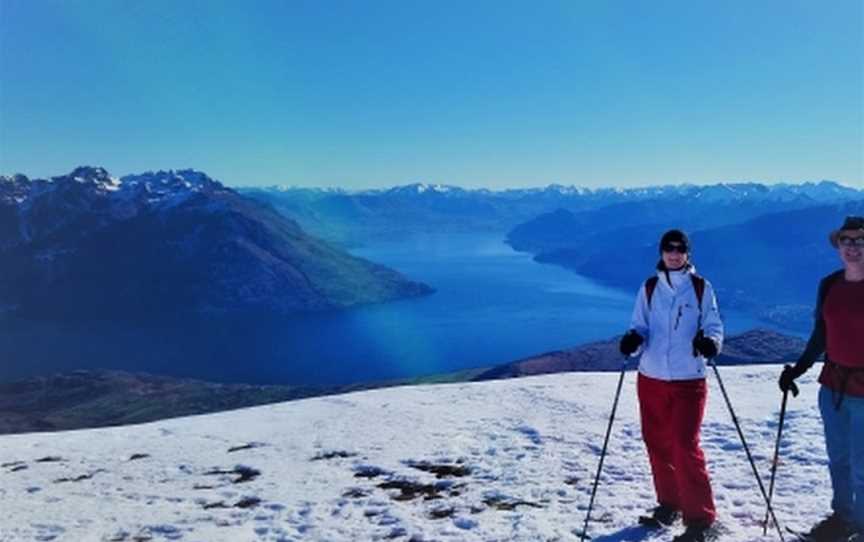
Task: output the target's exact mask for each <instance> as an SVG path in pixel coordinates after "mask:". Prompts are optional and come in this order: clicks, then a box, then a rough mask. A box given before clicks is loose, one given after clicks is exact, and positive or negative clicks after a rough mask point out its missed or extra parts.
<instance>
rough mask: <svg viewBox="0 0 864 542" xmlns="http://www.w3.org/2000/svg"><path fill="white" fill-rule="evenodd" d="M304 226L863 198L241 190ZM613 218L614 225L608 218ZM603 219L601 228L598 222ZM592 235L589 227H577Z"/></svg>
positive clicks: (372, 235) (521, 218) (786, 187)
mask: <svg viewBox="0 0 864 542" xmlns="http://www.w3.org/2000/svg"><path fill="white" fill-rule="evenodd" d="M241 192H243V193H245V194H248V195H249V196H251V197H254V198H256V199H261V200H264V201H267V202H269V203H271V204H272V205H273V206H274V207H275V208H276V209H277V210H279V211H280V212H282V213H283V214H285V215H286V216H288V217H290V218H292V219H293V220H297V221H298V222H299V223H300V224H301V225H302V226H303V227H304V228H306V229H307V230H309V231H312V232H314V233H316V234H317V235H321V236H323V237H325V238H328V239H331V240H336V241H342V242H349V243H352V242H356V243H363V242H364V241H367V240H369V239H381V238H392V237H393V236H394V235H397V236H398V235H406V234H410V233H424V232H441V231H449V232H463V231H474V232H477V231H492V232H497V233H504V232H506V231H509V230H511V229H513V228H514V227H516V226H518V225H520V224H522V223H526V222H529V221H531V220H532V219H534V218H536V217H538V216H540V215H543V214H544V213H550V212H554V211H556V210H558V209H565V210H567V211H568V212H571V213H587V214H586V216H585V220H583V222H592V223H594V224H595V225H600V224H607V225H608V224H612V225H614V224H620V223H622V222H626V223H634V224H646V223H650V222H651V221H652V220H655V219H656V216H657V215H661V216H668V214H669V206H673V207H675V208H679V207H680V210H682V211H683V212H685V213H687V217H691V216H692V217H696V218H697V219H701V220H703V221H707V222H708V224H709V225H718V224H729V223H734V222H736V221H741V220H746V219H749V218H753V217H754V216H757V215H758V214H760V213H764V212H771V211H782V210H791V209H799V208H803V207H807V206H812V205H818V204H822V203H837V202H843V201H848V200H851V199H856V198H864V190H862V189H856V188H851V187H847V186H843V185H841V184H838V183H836V182H833V181H820V182H806V183H799V184H791V183H786V184H770V185H769V184H762V183H756V182H751V183H717V184H713V185H692V184H682V185H666V186H651V187H640V188H627V189H623V188H586V187H578V186H565V185H561V184H551V185H549V186H546V187H542V188H528V189H507V190H488V189H466V188H460V187H456V186H449V185H444V184H430V183H414V184H409V185H405V186H397V187H393V188H387V189H374V190H357V191H338V190H329V191H322V190H320V189H314V188H298V187H292V188H278V187H270V188H261V189H258V188H245V189H241ZM609 216H612V217H614V218H615V220H614V221H610V220H608V217H609ZM601 219H603V222H601V221H600V220H601ZM583 229H584V230H585V231H586V233H590V231H591V230H590V228H588V229H586V228H583Z"/></svg>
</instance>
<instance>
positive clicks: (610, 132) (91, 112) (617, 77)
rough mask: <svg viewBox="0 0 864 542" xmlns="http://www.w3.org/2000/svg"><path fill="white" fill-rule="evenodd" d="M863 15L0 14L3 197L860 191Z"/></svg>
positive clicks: (95, 3) (72, 9)
mask: <svg viewBox="0 0 864 542" xmlns="http://www.w3.org/2000/svg"><path fill="white" fill-rule="evenodd" d="M862 9H864V8H862V2H860V1H859V0H831V1H830V2H816V1H809V0H808V1H799V0H783V1H773V0H772V1H758V0H747V1H725V2H702V1H693V0H688V1H663V0H653V1H641V0H639V1H623V0H622V1H615V0H609V1H601V0H597V1H587V0H585V1H582V0H568V1H543V0H539V1H538V0H531V1H527V0H525V1H507V0H497V1H479V0H476V1H475V0H460V1H449V0H397V1H389V0H380V1H379V0H375V1H373V0H368V1H361V0H353V1H333V0H313V1H291V0H285V1H272V2H270V1H249V2H240V1H235V2H229V1H218V0H208V1H196V0H185V1H174V0H172V1H161V0H155V1H154V0H149V1H146V2H145V1H123V0H111V1H101V0H63V1H47V0H0V173H6V174H8V173H15V172H20V173H24V174H26V175H28V176H31V177H46V176H52V175H59V174H63V173H67V172H68V171H70V170H71V169H72V168H73V167H75V166H77V165H83V164H89V165H101V166H104V167H106V168H107V169H108V170H109V171H111V172H112V173H113V174H115V175H124V174H127V173H133V172H142V171H146V170H155V169H168V168H174V169H178V168H186V167H192V168H195V169H200V170H203V171H205V172H207V173H208V174H210V175H211V176H213V177H215V178H217V179H219V180H221V181H223V182H225V183H226V184H229V185H234V186H243V185H260V184H296V185H304V186H345V187H349V188H362V187H367V186H368V187H371V186H375V187H380V186H392V185H397V184H406V183H410V182H420V181H422V182H435V183H447V184H455V185H462V186H487V187H491V188H501V187H513V186H538V185H546V184H549V183H553V182H554V183H563V184H577V185H584V186H634V185H646V184H660V183H663V184H665V183H680V182H695V183H707V182H717V181H742V180H761V181H766V182H776V181H805V180H819V179H834V180H837V181H840V182H843V183H845V184H849V185H855V186H861V185H864V12H862Z"/></svg>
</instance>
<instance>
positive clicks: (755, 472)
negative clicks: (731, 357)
mask: <svg viewBox="0 0 864 542" xmlns="http://www.w3.org/2000/svg"><path fill="white" fill-rule="evenodd" d="M708 362H709V363H710V364H711V367H712V368H713V369H714V374H715V375H716V376H717V383H718V384H719V385H720V391H722V392H723V398H724V399H725V400H726V406H727V407H729V414H731V415H732V421H733V422H734V423H735V429H737V430H738V437H739V438H740V439H741V444H742V445H744V451H745V452H747V460H748V461H750V467H751V468H752V469H753V475H754V476H756V482H757V483H758V484H759V491H761V492H762V498H763V499H765V504H767V505H768V513H769V514H771V519H772V520H773V521H774V527H775V528H776V529H777V534H778V535H779V536H780V542H786V539H784V538H783V529H781V528H780V523H779V522H778V521H777V516H775V515H774V509H773V508H772V507H771V499H769V498H768V494H767V493H765V486H764V485H763V484H762V479H761V478H760V477H759V471H758V470H757V469H756V463H754V462H753V456H752V455H751V454H750V447H749V446H747V441H746V440H745V439H744V433H743V432H742V431H741V425H740V424H739V423H738V417H737V416H735V409H733V408H732V402H731V401H730V400H729V395H728V394H727V393H726V386H724V385H723V380H722V379H721V378H720V371H718V370H717V364H716V363H714V358H709V359H708Z"/></svg>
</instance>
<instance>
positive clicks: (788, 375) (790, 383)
mask: <svg viewBox="0 0 864 542" xmlns="http://www.w3.org/2000/svg"><path fill="white" fill-rule="evenodd" d="M802 374H804V371H802V370H800V369H797V368H795V367H793V366H792V365H784V366H783V372H782V373H780V379H779V380H778V381H777V384H778V385H779V386H780V391H782V392H783V393H786V392H790V391H791V392H792V396H793V397H798V386H797V385H796V384H795V379H796V378H798V377H799V376H801V375H802Z"/></svg>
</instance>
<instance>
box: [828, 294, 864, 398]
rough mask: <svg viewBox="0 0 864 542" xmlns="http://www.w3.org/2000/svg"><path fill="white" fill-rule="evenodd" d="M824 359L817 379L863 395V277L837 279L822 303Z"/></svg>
mask: <svg viewBox="0 0 864 542" xmlns="http://www.w3.org/2000/svg"><path fill="white" fill-rule="evenodd" d="M822 316H823V318H824V319H825V338H826V343H827V345H826V346H827V348H826V354H827V358H828V359H829V360H831V363H826V364H825V366H824V367H823V368H822V373H821V374H820V375H819V382H820V383H822V384H824V385H825V386H828V387H829V388H832V389H835V390H838V391H840V390H842V389H843V387H844V380H845V381H846V383H845V391H846V393H847V394H849V395H855V396H861V397H864V281H859V282H849V281H847V280H845V279H844V278H842V277H841V278H839V279H837V280H836V281H835V282H834V284H832V285H831V288H830V289H829V290H828V295H827V296H826V298H825V304H824V306H823V307H822Z"/></svg>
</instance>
